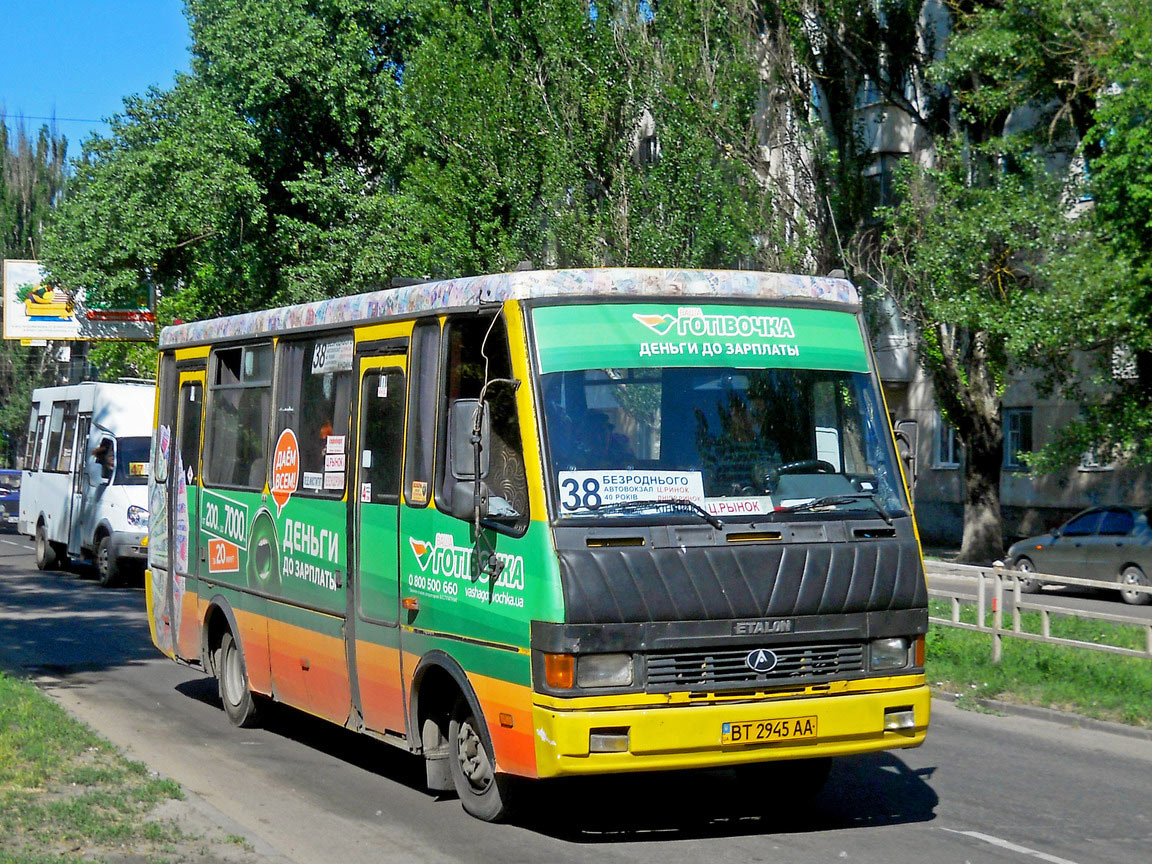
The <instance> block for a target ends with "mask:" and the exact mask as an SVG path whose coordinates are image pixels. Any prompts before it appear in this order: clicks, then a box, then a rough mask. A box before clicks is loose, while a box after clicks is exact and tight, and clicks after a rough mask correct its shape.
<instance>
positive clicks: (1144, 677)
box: [926, 600, 1152, 728]
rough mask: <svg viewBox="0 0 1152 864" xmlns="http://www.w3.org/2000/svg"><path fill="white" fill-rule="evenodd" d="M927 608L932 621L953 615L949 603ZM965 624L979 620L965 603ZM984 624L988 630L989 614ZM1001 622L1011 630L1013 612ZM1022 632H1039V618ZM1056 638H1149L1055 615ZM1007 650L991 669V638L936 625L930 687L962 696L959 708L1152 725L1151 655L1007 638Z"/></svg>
mask: <svg viewBox="0 0 1152 864" xmlns="http://www.w3.org/2000/svg"><path fill="white" fill-rule="evenodd" d="M929 608H930V612H931V614H932V615H933V616H934V617H938V618H949V617H950V606H949V604H948V603H947V601H943V600H932V601H931V603H930V605H929ZM960 619H961V621H964V622H966V623H974V622H975V621H976V609H975V606H968V605H965V606H962V607H961V616H960ZM985 623H986V624H988V625H991V623H992V614H991V612H989V613H988V614H987V617H986V620H985ZM1003 624H1004V626H1005V627H1008V628H1010V627H1011V626H1012V618H1011V616H1010V615H1008V614H1005V615H1004V621H1003ZM1021 627H1022V629H1023V630H1025V631H1026V632H1030V633H1039V632H1040V615H1039V613H1036V612H1026V613H1024V614H1023V615H1022V617H1021ZM1051 635H1052V636H1058V637H1062V638H1066V639H1077V640H1080V641H1084V642H1095V643H1099V644H1102V645H1115V646H1118V647H1122V648H1135V649H1137V650H1141V651H1142V650H1144V649H1145V648H1146V639H1147V636H1146V635H1145V631H1144V629H1143V628H1140V627H1131V626H1127V625H1122V624H1112V623H1110V622H1104V621H1091V620H1085V619H1077V618H1072V617H1068V616H1056V615H1053V616H1052V619H1051ZM1003 649H1004V653H1003V660H1002V661H1001V663H1000V664H998V665H993V664H992V637H991V636H990V635H988V634H985V633H976V632H972V631H969V630H960V629H958V628H955V627H946V626H943V625H940V624H935V623H933V624H932V625H931V627H930V629H929V633H928V645H927V661H926V666H927V670H926V671H927V675H928V682H929V684H931V685H933V686H934V687H935V688H936V689H938V690H946V691H949V692H953V693H957V694H960V696H961V697H962V701H961V704H962V705H963V704H964V703H968V705H969V706H970V705H972V704H974V700H975V699H979V698H988V699H998V700H1001V701H1005V702H1014V703H1018V704H1025V705H1039V706H1042V707H1045V708H1056V709H1059V710H1063V711H1072V712H1075V713H1077V714H1083V715H1085V716H1087V717H1093V718H1096V719H1100V720H1112V721H1117V722H1120V723H1127V724H1129V725H1133V726H1140V727H1144V728H1152V658H1142V657H1122V656H1117V655H1115V654H1109V653H1105V652H1101V651H1093V650H1090V649H1087V648H1075V647H1071V646H1063V645H1046V644H1042V643H1038V642H1030V641H1025V640H1022V639H1015V638H1013V637H1010V636H1005V637H1004V641H1003Z"/></svg>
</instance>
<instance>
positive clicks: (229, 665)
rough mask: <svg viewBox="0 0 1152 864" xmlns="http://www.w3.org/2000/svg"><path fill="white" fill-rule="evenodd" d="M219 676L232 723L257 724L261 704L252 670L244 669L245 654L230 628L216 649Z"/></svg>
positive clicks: (226, 710)
mask: <svg viewBox="0 0 1152 864" xmlns="http://www.w3.org/2000/svg"><path fill="white" fill-rule="evenodd" d="M216 680H217V682H218V683H219V685H220V701H221V702H223V703H224V713H225V714H227V715H228V719H229V720H230V721H232V725H234V726H240V727H242V728H244V727H248V726H255V725H256V721H257V719H258V717H259V711H258V705H257V704H256V699H255V698H254V697H253V695H252V691H251V690H249V689H248V673H247V672H246V671H245V670H244V656H243V655H242V654H241V653H240V646H239V645H238V644H237V643H236V639H235V638H234V637H233V636H232V631H231V630H227V631H225V633H224V636H223V637H222V638H221V639H220V648H219V649H218V650H217V652H216Z"/></svg>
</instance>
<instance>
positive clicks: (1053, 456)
mask: <svg viewBox="0 0 1152 864" xmlns="http://www.w3.org/2000/svg"><path fill="white" fill-rule="evenodd" d="M1106 8H1107V10H1108V12H1109V16H1110V23H1111V24H1112V26H1113V27H1114V33H1115V38H1114V41H1113V42H1112V43H1111V44H1110V45H1109V50H1107V51H1105V52H1100V53H1097V54H1095V55H1093V56H1092V60H1093V68H1094V72H1095V75H1096V80H1097V81H1099V82H1100V83H1101V86H1100V89H1099V91H1098V93H1097V94H1096V96H1097V103H1096V105H1095V107H1094V110H1093V114H1092V119H1093V122H1094V125H1093V126H1092V128H1091V129H1090V130H1089V131H1088V133H1087V135H1086V138H1085V142H1086V146H1085V151H1086V154H1087V155H1088V156H1089V169H1090V187H1089V188H1090V190H1091V193H1092V200H1093V202H1094V207H1093V208H1092V212H1091V219H1092V222H1093V225H1094V227H1095V230H1096V232H1097V234H1098V235H1099V236H1100V237H1101V238H1102V240H1103V242H1104V244H1105V246H1106V253H1105V254H1104V255H1102V256H1100V260H1099V261H1096V262H1088V267H1091V268H1092V269H1091V270H1090V272H1091V276H1092V281H1091V282H1090V283H1089V284H1090V285H1092V286H1093V288H1094V290H1092V291H1091V292H1090V293H1089V294H1088V295H1087V296H1084V297H1083V298H1081V303H1080V304H1079V305H1078V306H1077V307H1075V308H1077V312H1078V314H1076V315H1074V316H1064V317H1061V316H1059V315H1058V314H1055V313H1053V314H1052V315H1050V316H1049V317H1050V318H1051V319H1052V320H1053V324H1052V326H1051V327H1049V328H1047V329H1046V331H1045V333H1046V335H1047V338H1048V340H1049V341H1051V342H1058V341H1063V342H1064V343H1066V344H1069V343H1070V344H1075V345H1080V346H1082V347H1085V348H1088V349H1095V350H1096V352H1097V356H1098V357H1099V358H1100V360H1101V363H1100V368H1099V372H1098V385H1099V388H1100V390H1102V391H1103V393H1104V395H1103V397H1100V396H1097V397H1096V398H1090V399H1089V401H1088V402H1087V404H1086V405H1085V406H1084V409H1083V412H1082V414H1081V416H1080V417H1079V418H1078V419H1077V420H1076V421H1075V422H1073V423H1071V424H1069V425H1068V426H1067V427H1065V428H1064V429H1062V430H1060V432H1059V434H1058V436H1057V440H1056V443H1055V444H1054V445H1053V446H1052V447H1050V448H1048V449H1047V450H1046V451H1045V452H1044V453H1042V454H1041V458H1040V459H1038V460H1037V463H1038V465H1039V466H1040V467H1042V468H1045V469H1052V468H1056V467H1060V466H1062V465H1066V464H1068V463H1070V462H1075V461H1076V460H1078V459H1079V458H1080V456H1081V454H1082V453H1084V452H1087V451H1093V452H1095V453H1096V454H1097V456H1098V457H1099V458H1100V459H1101V460H1102V461H1111V460H1114V459H1118V458H1123V459H1127V460H1129V461H1130V462H1131V463H1134V464H1143V465H1152V262H1150V261H1149V258H1148V250H1149V249H1150V248H1152V132H1150V131H1149V127H1148V123H1147V118H1148V117H1149V116H1150V115H1152V65H1150V64H1149V57H1150V56H1152V10H1150V9H1149V8H1148V6H1147V5H1146V4H1144V3H1141V2H1138V0H1115V2H1112V3H1110V4H1108V6H1107V7H1106ZM1093 264H1096V265H1098V266H1095V267H1093V266H1092V265H1093ZM1086 269H1087V268H1086ZM1117 367H1119V368H1117ZM1125 367H1126V368H1125Z"/></svg>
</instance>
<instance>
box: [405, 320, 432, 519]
mask: <svg viewBox="0 0 1152 864" xmlns="http://www.w3.org/2000/svg"><path fill="white" fill-rule="evenodd" d="M439 368H440V322H439V321H436V320H435V319H433V320H431V321H421V322H419V323H418V324H417V325H416V326H415V327H414V328H413V329H412V347H411V360H410V365H409V376H410V377H409V379H408V441H407V444H406V445H405V447H406V450H407V457H406V458H405V460H404V499H405V500H406V501H407V503H408V506H409V507H427V506H428V501H429V495H428V493H429V491H430V490H431V489H432V461H433V460H432V454H433V451H434V450H435V446H434V443H433V442H434V441H435V440H436V436H435V429H436V385H437V383H438V382H439V377H438V374H437V373H438V372H439Z"/></svg>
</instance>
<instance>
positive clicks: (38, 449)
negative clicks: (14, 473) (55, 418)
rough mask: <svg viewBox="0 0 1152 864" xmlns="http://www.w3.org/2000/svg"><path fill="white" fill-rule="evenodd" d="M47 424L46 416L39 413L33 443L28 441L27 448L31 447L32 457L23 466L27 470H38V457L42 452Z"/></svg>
mask: <svg viewBox="0 0 1152 864" xmlns="http://www.w3.org/2000/svg"><path fill="white" fill-rule="evenodd" d="M47 425H48V418H47V416H44V415H41V416H40V417H37V418H36V432H35V433H34V437H35V443H33V442H31V441H30V442H29V448H30V449H31V452H32V458H31V461H30V462H28V464H27V465H25V466H24V468H25V469H26V470H28V471H39V470H40V457H41V455H43V453H44V440H45V437H46V436H45V433H46V428H45V427H46V426H47Z"/></svg>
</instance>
